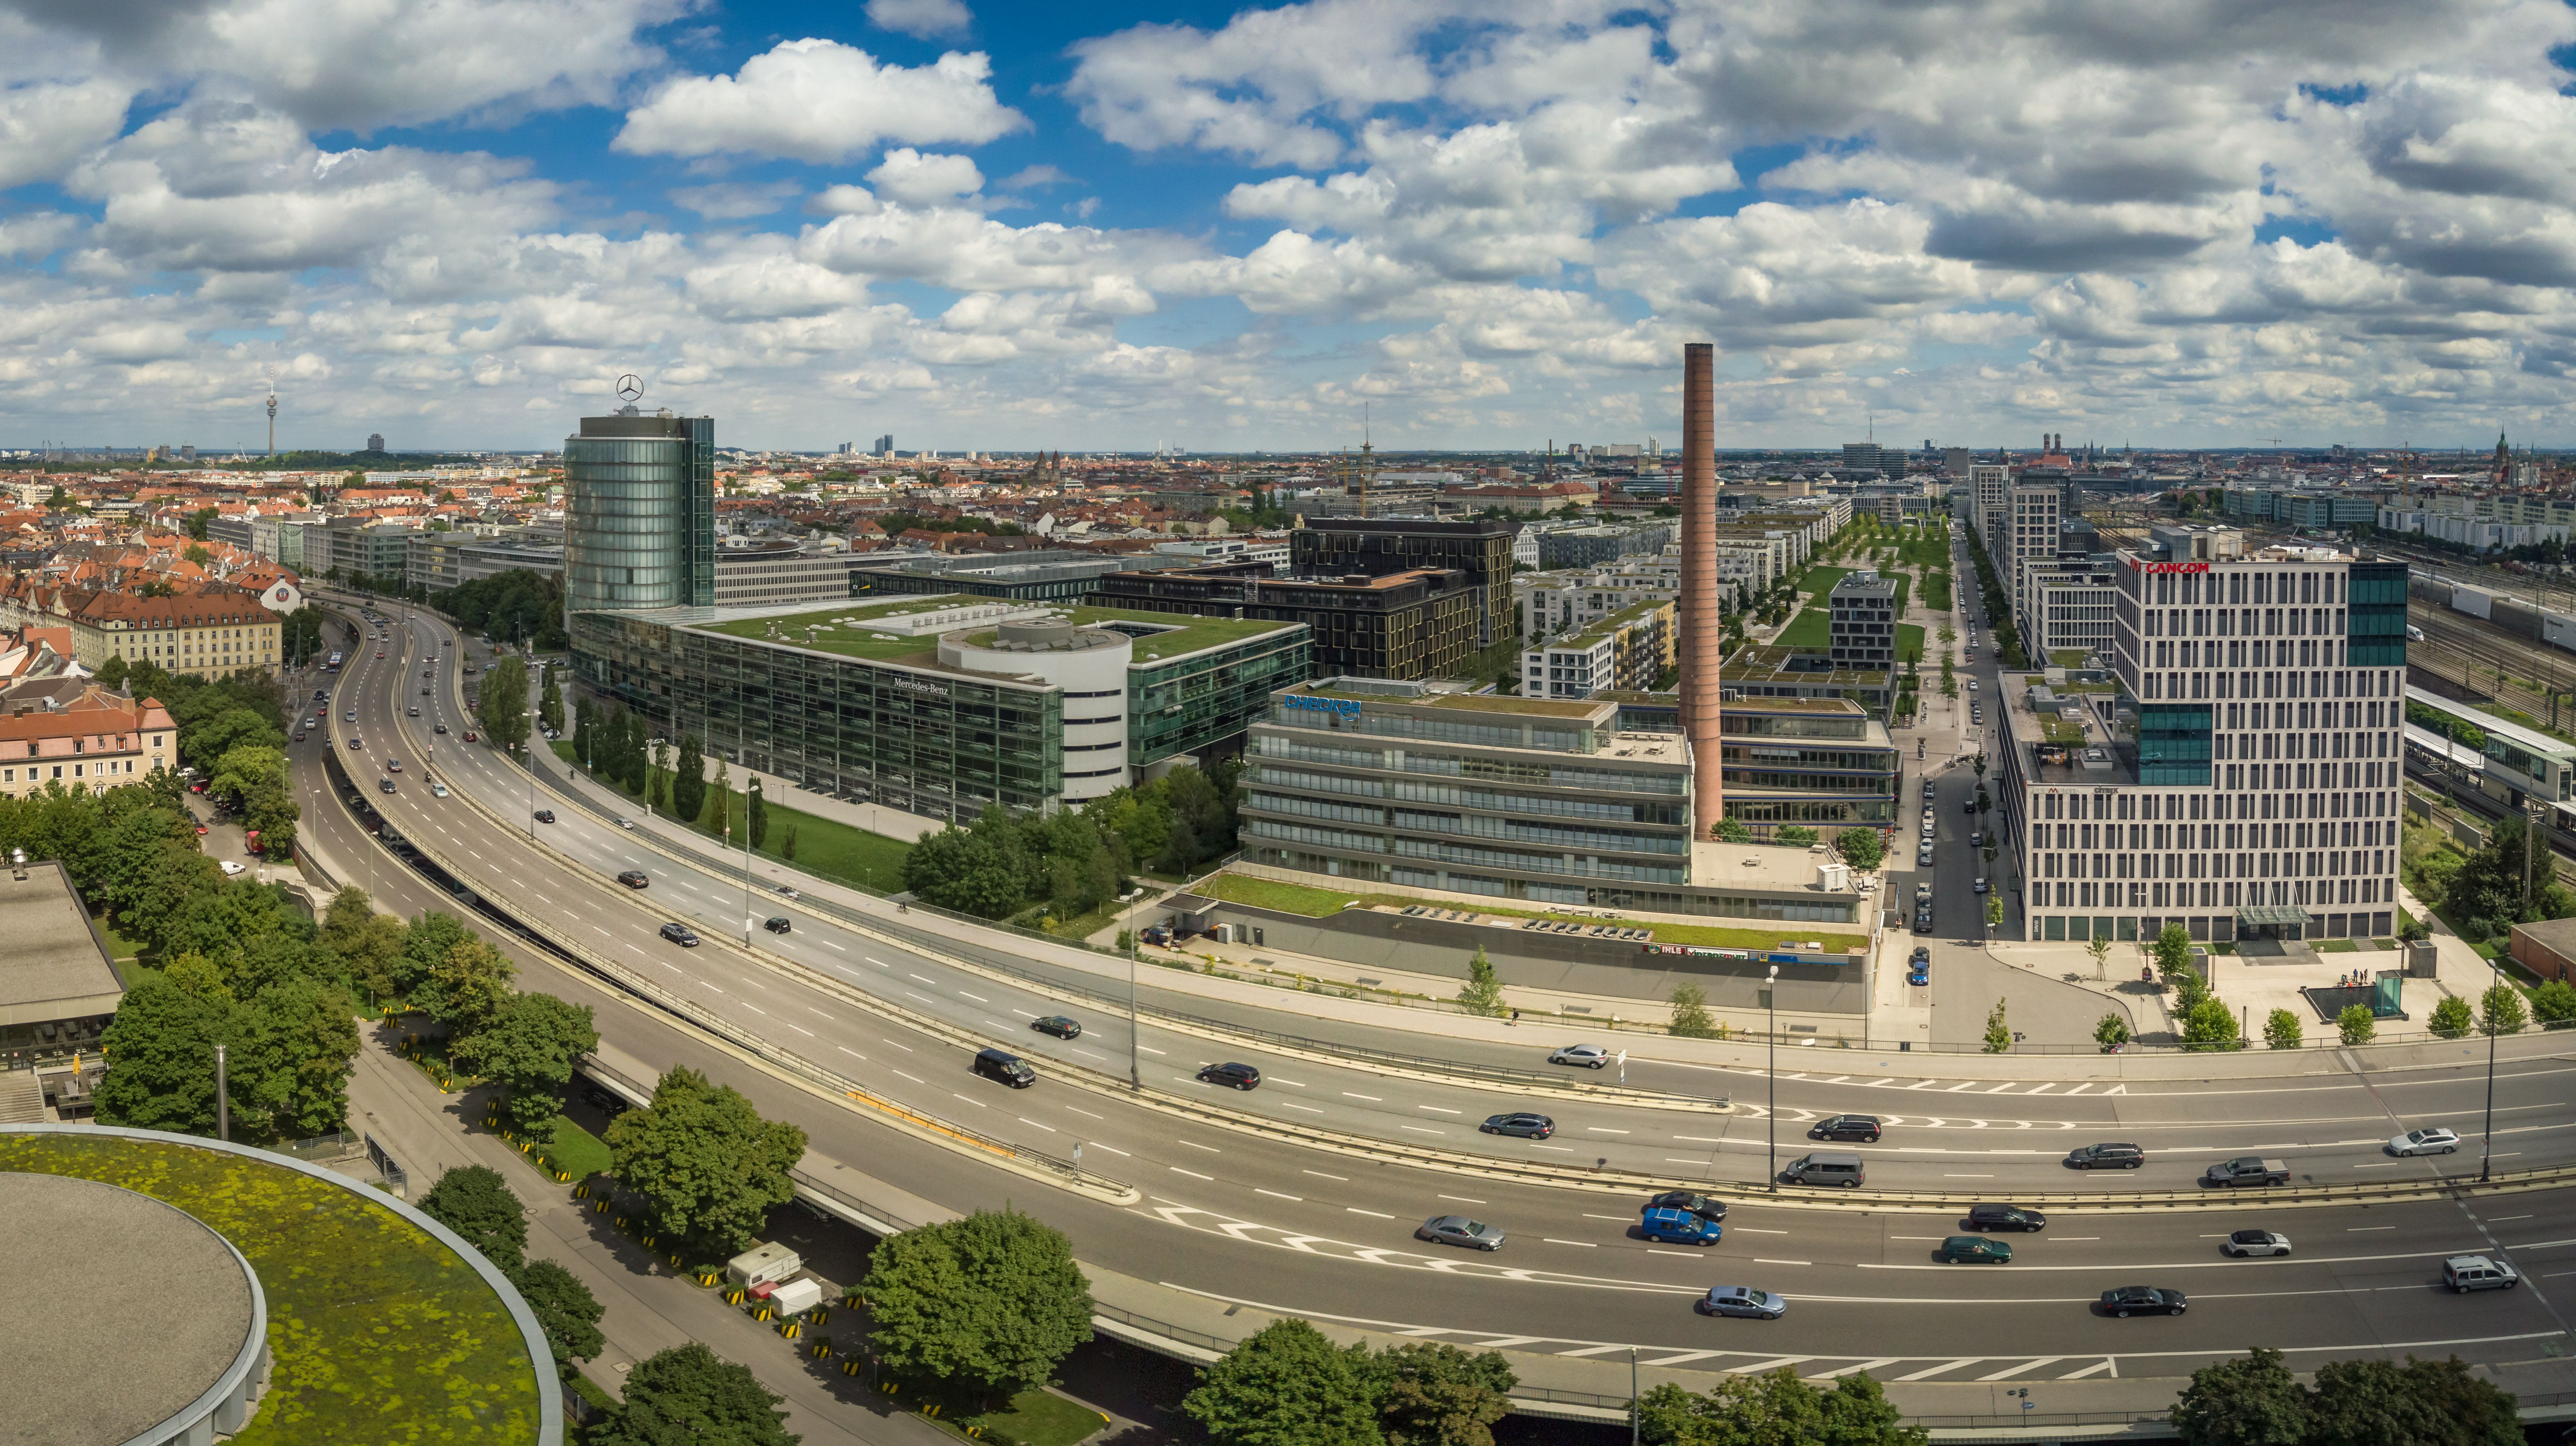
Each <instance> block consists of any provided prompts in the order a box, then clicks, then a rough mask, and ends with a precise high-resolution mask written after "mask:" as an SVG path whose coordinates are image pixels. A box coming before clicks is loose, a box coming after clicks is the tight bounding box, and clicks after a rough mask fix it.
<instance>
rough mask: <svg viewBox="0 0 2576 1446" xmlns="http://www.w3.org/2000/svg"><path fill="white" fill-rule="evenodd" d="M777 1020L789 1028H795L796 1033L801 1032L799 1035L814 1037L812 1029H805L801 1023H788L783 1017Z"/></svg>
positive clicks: (808, 1037)
mask: <svg viewBox="0 0 2576 1446" xmlns="http://www.w3.org/2000/svg"><path fill="white" fill-rule="evenodd" d="M778 1022H779V1023H781V1024H785V1025H787V1027H788V1028H789V1029H792V1030H795V1031H796V1032H797V1033H798V1034H801V1035H803V1036H805V1037H806V1038H807V1039H812V1038H813V1037H814V1031H812V1030H810V1029H807V1028H806V1027H805V1026H804V1025H801V1024H789V1023H788V1021H786V1020H784V1019H782V1020H780V1021H778Z"/></svg>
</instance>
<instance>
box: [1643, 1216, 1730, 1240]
mask: <svg viewBox="0 0 2576 1446" xmlns="http://www.w3.org/2000/svg"><path fill="white" fill-rule="evenodd" d="M1638 1229H1639V1231H1640V1232H1641V1233H1643V1234H1644V1235H1645V1237H1646V1238H1647V1239H1648V1240H1660V1241H1663V1242H1665V1243H1667V1244H1671V1245H1715V1244H1716V1243H1717V1240H1718V1237H1719V1236H1721V1235H1723V1234H1725V1233H1726V1227H1724V1226H1722V1225H1720V1224H1718V1223H1717V1222H1716V1221H1714V1220H1709V1219H1704V1218H1702V1217H1700V1216H1698V1215H1694V1214H1692V1213H1691V1212H1689V1211H1687V1210H1658V1209H1654V1208H1651V1207H1650V1208H1648V1209H1647V1211H1646V1212H1645V1216H1644V1218H1643V1219H1641V1220H1640V1221H1639V1222H1638Z"/></svg>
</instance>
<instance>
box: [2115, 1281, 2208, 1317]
mask: <svg viewBox="0 0 2576 1446" xmlns="http://www.w3.org/2000/svg"><path fill="white" fill-rule="evenodd" d="M2190 1304H2191V1302H2190V1301H2189V1300H2187V1299H2185V1298H2184V1296H2183V1293H2182V1292H2181V1291H2178V1290H2167V1289H2165V1288H2164V1287H2163V1286H2160V1285H2124V1286H2121V1287H2120V1288H2119V1289H2118V1290H2106V1291H2104V1292H2102V1310H2103V1313H2104V1314H2106V1315H2116V1316H2118V1317H2120V1318H2121V1319H2122V1320H2126V1319H2128V1318H2129V1317H2130V1316H2133V1315H2180V1314H2182V1313H2183V1309H2184V1307H2186V1306H2188V1305H2190Z"/></svg>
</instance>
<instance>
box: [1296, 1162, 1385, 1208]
mask: <svg viewBox="0 0 2576 1446" xmlns="http://www.w3.org/2000/svg"><path fill="white" fill-rule="evenodd" d="M1297 1173H1298V1174H1300V1175H1313V1176H1315V1177H1316V1178H1317V1179H1322V1180H1339V1181H1342V1182H1343V1183H1345V1184H1348V1183H1349V1182H1350V1178H1351V1177H1350V1176H1348V1175H1327V1174H1325V1173H1324V1172H1323V1171H1321V1170H1300V1171H1298V1172H1297ZM1390 1218H1392V1217H1390Z"/></svg>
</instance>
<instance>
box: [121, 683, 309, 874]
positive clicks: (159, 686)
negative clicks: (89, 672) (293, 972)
mask: <svg viewBox="0 0 2576 1446" xmlns="http://www.w3.org/2000/svg"><path fill="white" fill-rule="evenodd" d="M98 680H99V682H100V683H101V684H103V685H105V686H107V687H110V688H117V689H122V690H124V691H125V692H128V693H130V694H132V695H133V696H134V697H135V698H137V699H142V698H155V699H158V700H160V703H161V706H162V707H163V708H165V709H168V710H169V713H170V721H171V722H172V723H174V724H176V725H177V726H178V732H179V737H178V743H179V757H180V759H181V760H182V761H183V762H186V763H188V764H191V765H193V766H194V767H195V768H196V769H197V771H198V773H200V774H201V775H203V776H204V777H205V778H206V780H207V787H206V796H207V797H208V798H210V799H212V800H214V802H215V803H216V804H217V805H218V806H220V807H222V808H224V809H226V810H228V811H231V812H233V813H236V814H239V815H240V817H241V820H242V824H243V826H244V827H246V828H254V829H257V830H259V836H260V849H261V852H263V853H264V854H266V855H267V856H268V857H270V858H272V859H278V860H281V861H282V860H285V859H288V858H292V857H294V854H295V824H296V821H297V819H299V818H300V817H301V816H302V810H301V809H300V808H299V807H298V806H297V805H296V802H295V798H294V794H293V791H292V789H291V788H290V787H289V785H288V781H287V773H286V717H285V715H284V714H283V713H282V712H280V711H279V708H278V698H277V685H276V684H275V683H273V682H271V681H270V680H268V679H266V678H262V677H260V676H259V675H258V674H257V673H254V672H249V671H243V672H236V673H232V674H229V675H226V676H224V677H220V678H208V677H205V676H204V675H202V674H196V673H172V672H168V671H166V670H165V669H163V668H162V667H161V666H160V665H159V664H157V663H152V662H149V661H133V662H129V661H128V660H126V659H124V658H110V659H108V661H107V663H106V664H105V665H104V666H102V667H101V668H100V669H99V670H98ZM154 786H155V787H159V788H162V789H163V791H164V792H165V793H166V794H167V796H168V797H169V799H170V801H171V803H172V804H173V805H174V806H175V805H176V804H177V803H178V800H179V786H178V781H177V779H176V778H171V779H169V780H167V781H166V782H165V783H161V784H156V785H154Z"/></svg>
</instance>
